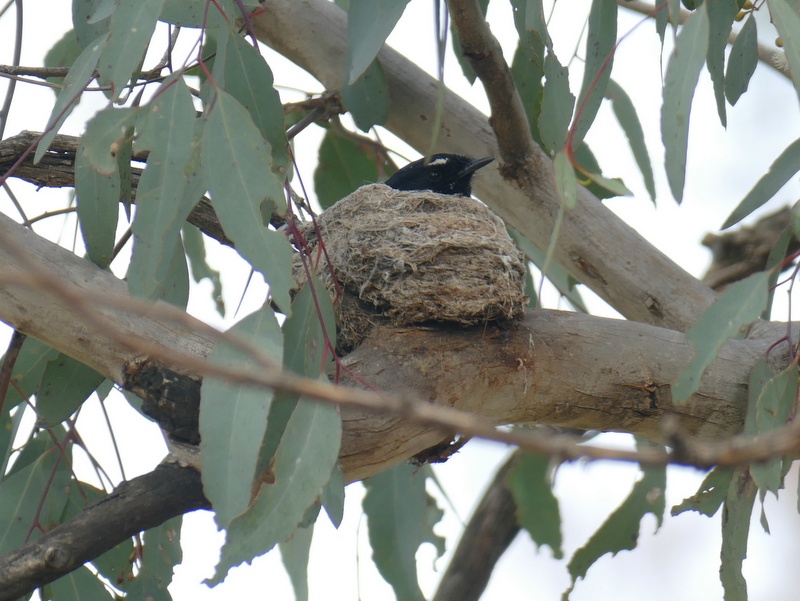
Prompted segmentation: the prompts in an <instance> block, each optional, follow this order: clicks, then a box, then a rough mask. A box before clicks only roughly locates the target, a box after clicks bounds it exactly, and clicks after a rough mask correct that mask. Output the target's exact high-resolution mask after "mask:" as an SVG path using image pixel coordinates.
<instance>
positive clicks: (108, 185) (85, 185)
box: [75, 142, 120, 268]
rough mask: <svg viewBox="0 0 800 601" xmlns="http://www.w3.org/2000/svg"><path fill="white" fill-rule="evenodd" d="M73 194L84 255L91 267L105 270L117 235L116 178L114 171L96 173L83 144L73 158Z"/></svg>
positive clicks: (117, 185) (117, 183)
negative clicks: (84, 248)
mask: <svg viewBox="0 0 800 601" xmlns="http://www.w3.org/2000/svg"><path fill="white" fill-rule="evenodd" d="M115 167H116V165H115ZM75 194H76V198H77V204H78V223H79V225H80V228H81V235H82V236H83V242H84V245H85V246H86V254H87V255H88V256H89V259H90V260H91V261H92V263H94V264H95V265H98V266H100V267H103V268H105V267H108V265H109V263H111V260H112V259H113V255H114V243H115V241H116V235H117V220H118V219H119V200H120V198H119V197H120V177H119V173H117V171H116V169H115V170H114V171H113V172H112V173H111V174H108V175H104V174H102V173H98V172H97V170H96V169H95V168H94V167H93V166H92V164H91V161H89V159H88V158H87V154H86V147H85V145H84V143H83V142H82V143H81V145H80V146H79V147H78V151H77V153H76V156H75Z"/></svg>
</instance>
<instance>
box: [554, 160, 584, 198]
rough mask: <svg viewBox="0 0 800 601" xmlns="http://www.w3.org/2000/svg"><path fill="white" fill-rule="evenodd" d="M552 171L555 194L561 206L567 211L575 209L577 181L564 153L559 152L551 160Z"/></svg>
mask: <svg viewBox="0 0 800 601" xmlns="http://www.w3.org/2000/svg"><path fill="white" fill-rule="evenodd" d="M553 171H554V175H555V179H556V192H558V198H559V199H560V200H561V204H562V205H564V206H565V207H566V208H568V209H574V208H575V202H576V200H577V195H578V181H577V180H576V179H575V171H574V169H573V168H572V163H570V162H569V158H568V157H567V155H566V153H564V152H563V151H559V152H557V153H556V156H555V158H554V159H553Z"/></svg>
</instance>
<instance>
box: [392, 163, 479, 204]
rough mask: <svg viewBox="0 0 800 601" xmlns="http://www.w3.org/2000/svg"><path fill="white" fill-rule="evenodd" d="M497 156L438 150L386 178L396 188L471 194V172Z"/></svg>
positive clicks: (462, 194) (438, 192)
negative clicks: (474, 155) (427, 158)
mask: <svg viewBox="0 0 800 601" xmlns="http://www.w3.org/2000/svg"><path fill="white" fill-rule="evenodd" d="M493 160H494V157H482V158H480V159H473V158H472V157H468V156H463V155H460V154H445V153H438V154H434V155H431V157H430V159H429V160H427V161H426V160H425V159H424V158H422V159H419V160H418V161H414V162H413V163H409V164H408V165H406V166H405V167H403V168H402V169H400V170H398V171H397V172H395V173H394V175H392V176H391V177H390V178H389V179H387V180H386V181H385V182H383V183H384V184H385V185H387V186H389V187H390V188H394V189H395V190H430V191H431V192H436V193H437V194H449V195H454V196H455V195H461V196H469V195H470V194H472V176H473V175H475V172H476V171H477V170H478V169H480V168H481V167H485V166H486V165H488V164H489V163H491V162H492V161H493Z"/></svg>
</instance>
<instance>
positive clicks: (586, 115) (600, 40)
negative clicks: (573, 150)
mask: <svg viewBox="0 0 800 601" xmlns="http://www.w3.org/2000/svg"><path fill="white" fill-rule="evenodd" d="M616 43H617V5H616V3H615V2H609V1H608V0H593V2H592V8H591V10H590V11H589V21H588V28H587V34H586V65H585V68H584V71H583V83H582V84H581V92H580V94H579V95H578V111H577V113H576V115H575V123H574V124H573V126H572V129H573V136H572V143H573V145H576V144H577V143H578V142H580V141H581V140H583V138H584V136H586V132H588V131H589V127H591V125H592V123H593V122H594V118H595V117H596V116H597V111H598V110H599V108H600V103H602V101H603V96H604V95H605V93H606V86H607V85H608V81H609V79H611V68H612V65H613V64H614V61H613V57H614V45H615V44H616Z"/></svg>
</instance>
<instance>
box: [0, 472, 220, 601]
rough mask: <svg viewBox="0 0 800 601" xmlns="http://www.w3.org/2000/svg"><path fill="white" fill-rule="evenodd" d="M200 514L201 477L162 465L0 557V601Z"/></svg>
mask: <svg viewBox="0 0 800 601" xmlns="http://www.w3.org/2000/svg"><path fill="white" fill-rule="evenodd" d="M202 508H209V504H208V501H207V500H206V498H205V496H204V495H203V486H202V483H201V482H200V474H199V473H198V472H196V471H195V470H193V469H189V468H185V467H180V466H179V465H178V464H175V463H167V464H162V465H160V466H159V467H157V468H156V469H155V470H153V471H152V472H150V473H148V474H145V475H144V476H139V477H138V478H134V479H133V480H129V481H127V482H123V483H122V484H120V485H119V486H118V487H117V488H116V490H114V492H112V493H111V494H109V495H108V496H107V497H104V498H103V499H101V500H100V501H98V502H97V503H95V504H94V505H91V506H90V507H88V508H86V509H85V510H83V511H82V512H81V513H79V514H78V515H76V516H75V517H74V518H72V519H71V520H70V521H68V522H67V523H65V524H62V525H60V526H57V527H56V528H53V529H52V530H51V531H50V532H47V533H46V534H44V535H43V536H41V537H40V538H38V539H36V540H35V541H33V542H31V543H28V544H26V545H24V546H22V547H19V548H18V549H15V550H14V551H11V552H10V553H7V554H5V555H3V556H0V601H10V600H12V599H17V598H18V597H21V596H23V595H26V594H28V593H30V592H32V591H33V590H34V589H35V588H37V587H39V586H42V585H43V584H47V583H48V582H52V581H53V580H55V579H57V578H59V577H60V576H63V575H64V574H67V573H69V572H71V571H72V570H74V569H76V568H79V567H80V566H82V565H83V564H84V563H86V562H87V561H90V560H91V559H94V558H95V557H98V556H99V555H102V554H103V553H105V552H106V551H108V550H109V549H112V548H113V547H115V546H116V545H118V544H119V543H120V542H122V541H123V540H125V539H126V538H129V537H131V536H133V535H134V534H137V533H139V532H141V531H142V530H147V529H148V528H153V527H155V526H158V525H159V524H162V523H164V522H165V521H167V520H168V519H170V518H172V517H175V516H177V515H182V514H184V513H187V512H189V511H193V510H195V509H202Z"/></svg>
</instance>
